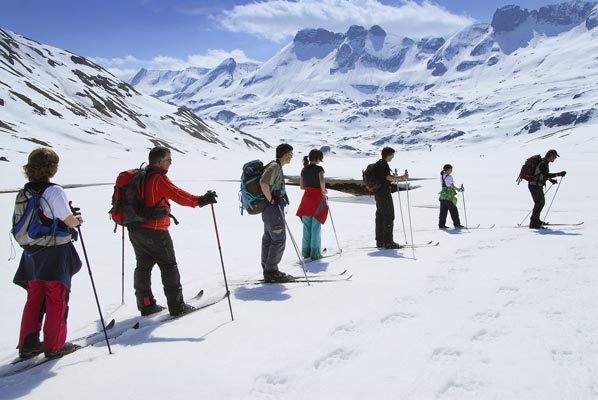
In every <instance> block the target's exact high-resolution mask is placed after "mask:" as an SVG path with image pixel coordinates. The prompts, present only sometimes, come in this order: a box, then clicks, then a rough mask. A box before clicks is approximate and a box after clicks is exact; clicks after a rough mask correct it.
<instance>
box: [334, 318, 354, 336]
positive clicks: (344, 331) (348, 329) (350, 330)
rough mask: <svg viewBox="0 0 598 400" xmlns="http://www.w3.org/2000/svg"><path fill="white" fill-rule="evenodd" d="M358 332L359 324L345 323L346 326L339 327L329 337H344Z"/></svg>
mask: <svg viewBox="0 0 598 400" xmlns="http://www.w3.org/2000/svg"><path fill="white" fill-rule="evenodd" d="M358 331H359V324H357V323H356V322H354V321H350V322H347V323H346V324H343V325H339V326H337V327H336V328H334V330H333V331H332V334H331V336H344V335H352V334H355V333H356V332H358Z"/></svg>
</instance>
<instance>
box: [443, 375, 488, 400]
mask: <svg viewBox="0 0 598 400" xmlns="http://www.w3.org/2000/svg"><path fill="white" fill-rule="evenodd" d="M483 386H484V384H483V383H482V382H479V381H476V380H468V379H466V378H457V379H451V380H449V381H448V382H447V383H446V384H444V386H443V387H442V388H441V389H440V390H439V391H438V393H437V396H436V397H437V398H439V399H459V400H462V399H472V398H478V396H476V393H477V392H479V390H480V389H481V388H482V387H483Z"/></svg>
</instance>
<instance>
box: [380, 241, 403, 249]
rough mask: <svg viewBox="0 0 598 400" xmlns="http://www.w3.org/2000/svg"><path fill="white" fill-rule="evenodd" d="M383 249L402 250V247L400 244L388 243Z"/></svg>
mask: <svg viewBox="0 0 598 400" xmlns="http://www.w3.org/2000/svg"><path fill="white" fill-rule="evenodd" d="M384 248H385V249H387V250H390V249H402V248H403V246H401V245H400V244H398V243H395V242H390V243H385V244H384Z"/></svg>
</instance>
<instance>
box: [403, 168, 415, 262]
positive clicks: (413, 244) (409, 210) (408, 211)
mask: <svg viewBox="0 0 598 400" xmlns="http://www.w3.org/2000/svg"><path fill="white" fill-rule="evenodd" d="M407 174H408V173H407V170H405V175H407ZM409 190H410V188H409V181H407V215H408V216H409V230H410V231H411V246H412V247H411V250H413V258H415V242H414V241H413V224H412V223H411V206H410V205H409Z"/></svg>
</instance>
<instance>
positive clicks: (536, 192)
mask: <svg viewBox="0 0 598 400" xmlns="http://www.w3.org/2000/svg"><path fill="white" fill-rule="evenodd" d="M557 157H560V156H559V154H558V153H557V152H556V150H554V149H552V150H548V152H546V155H545V156H544V158H542V160H541V161H540V163H538V166H537V167H536V170H535V171H534V179H531V180H530V181H529V182H528V184H527V187H528V188H529V191H530V193H531V195H532V199H533V200H534V209H533V210H532V216H531V218H530V220H529V227H530V228H531V229H546V228H545V227H544V226H543V225H544V221H542V220H540V213H541V212H542V209H543V208H544V203H545V199H544V186H546V181H549V182H550V183H552V184H555V183H557V181H556V179H554V178H556V177H557V176H565V175H566V174H567V171H561V172H558V173H556V174H551V173H550V171H549V168H548V164H549V163H551V162H554V161H555V160H556V158H557Z"/></svg>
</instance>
